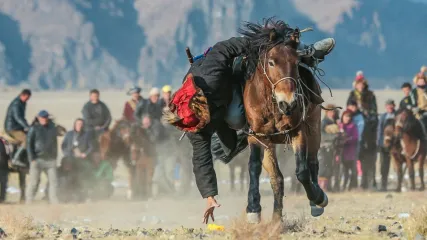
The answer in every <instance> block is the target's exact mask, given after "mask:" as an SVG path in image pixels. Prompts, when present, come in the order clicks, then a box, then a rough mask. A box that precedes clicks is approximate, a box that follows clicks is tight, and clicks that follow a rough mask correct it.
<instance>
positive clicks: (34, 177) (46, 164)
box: [25, 110, 58, 204]
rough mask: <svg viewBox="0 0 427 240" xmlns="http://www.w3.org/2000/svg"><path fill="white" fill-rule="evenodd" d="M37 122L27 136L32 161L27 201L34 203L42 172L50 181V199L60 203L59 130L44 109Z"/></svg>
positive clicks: (28, 151) (54, 202)
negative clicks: (58, 176)
mask: <svg viewBox="0 0 427 240" xmlns="http://www.w3.org/2000/svg"><path fill="white" fill-rule="evenodd" d="M37 120H38V121H37V122H35V123H34V125H33V126H32V127H31V128H30V130H29V132H28V136H27V155H28V160H29V161H30V173H29V186H28V188H27V189H26V193H25V195H26V201H27V203H32V201H33V199H34V194H33V193H34V191H35V190H36V189H37V186H38V183H39V181H40V175H41V173H42V172H45V173H46V174H47V178H48V181H49V201H50V203H52V204H56V203H58V199H57V192H56V190H57V185H58V179H57V169H56V165H57V163H56V158H57V156H58V148H57V147H58V143H57V130H56V127H55V124H54V123H53V122H52V121H51V120H50V119H49V113H48V112H47V111H45V110H42V111H40V112H39V113H38V115H37Z"/></svg>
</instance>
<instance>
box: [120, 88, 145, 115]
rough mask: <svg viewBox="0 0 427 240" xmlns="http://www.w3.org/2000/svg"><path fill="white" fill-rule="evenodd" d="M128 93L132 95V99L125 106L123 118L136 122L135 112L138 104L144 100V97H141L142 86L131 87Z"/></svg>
mask: <svg viewBox="0 0 427 240" xmlns="http://www.w3.org/2000/svg"><path fill="white" fill-rule="evenodd" d="M127 95H130V96H131V99H129V101H127V102H126V103H125V107H124V110H123V118H124V119H126V120H127V121H129V122H135V117H134V113H135V110H136V106H137V105H138V103H139V102H140V101H142V100H143V98H142V97H141V88H140V87H136V86H135V87H133V88H131V89H129V91H128V92H127Z"/></svg>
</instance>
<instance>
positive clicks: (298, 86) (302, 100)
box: [245, 53, 311, 148]
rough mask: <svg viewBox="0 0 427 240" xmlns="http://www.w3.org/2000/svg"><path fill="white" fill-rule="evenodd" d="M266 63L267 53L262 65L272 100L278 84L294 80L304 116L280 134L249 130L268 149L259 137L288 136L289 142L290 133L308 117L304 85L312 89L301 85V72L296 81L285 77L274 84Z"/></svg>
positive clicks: (248, 133) (247, 133) (250, 134)
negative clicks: (269, 86)
mask: <svg viewBox="0 0 427 240" xmlns="http://www.w3.org/2000/svg"><path fill="white" fill-rule="evenodd" d="M266 61H267V53H265V55H264V61H263V64H262V65H261V67H262V70H263V75H264V76H265V77H266V78H267V80H268V82H269V83H270V85H271V94H272V98H273V99H275V95H274V89H275V88H276V86H277V84H279V83H281V82H283V81H285V80H292V81H294V82H295V86H296V91H295V93H294V94H295V95H296V97H297V99H296V101H297V104H298V103H300V104H301V105H302V116H301V117H300V119H299V121H298V123H297V124H296V125H295V126H293V127H292V128H290V129H286V130H283V131H280V132H275V133H269V134H266V133H256V132H254V131H253V130H252V129H250V128H249V131H248V132H245V134H246V135H248V136H251V137H253V138H254V139H255V140H256V141H257V142H258V143H260V144H261V145H263V147H265V148H268V146H267V145H265V144H264V143H262V141H261V140H259V139H258V138H257V137H273V136H280V135H286V136H288V139H287V140H286V141H288V140H289V133H290V132H292V131H294V130H295V129H297V128H298V127H299V126H300V125H301V124H302V123H303V122H305V119H306V116H307V107H306V103H305V100H306V99H307V97H306V96H305V95H304V92H303V85H304V87H306V88H307V89H309V90H310V88H308V87H307V86H306V85H305V84H304V83H303V84H301V83H302V82H303V81H302V79H301V77H300V75H299V72H298V78H297V79H295V78H293V77H283V78H281V79H279V80H278V81H277V82H276V83H273V81H272V80H271V78H270V76H268V74H267V71H266ZM299 64H300V62H299V63H298V65H299ZM310 91H311V90H310ZM307 100H308V99H307ZM298 101H299V102H298ZM272 104H273V105H274V102H272ZM273 109H274V106H273ZM279 109H280V108H279ZM289 142H290V141H289Z"/></svg>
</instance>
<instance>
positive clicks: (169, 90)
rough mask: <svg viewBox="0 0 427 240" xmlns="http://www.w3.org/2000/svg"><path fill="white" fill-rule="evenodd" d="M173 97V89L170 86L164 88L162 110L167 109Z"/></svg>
mask: <svg viewBox="0 0 427 240" xmlns="http://www.w3.org/2000/svg"><path fill="white" fill-rule="evenodd" d="M171 97H172V87H171V86H170V85H165V86H163V87H162V99H160V101H161V105H162V108H164V107H167V106H168V105H169V102H170V100H171Z"/></svg>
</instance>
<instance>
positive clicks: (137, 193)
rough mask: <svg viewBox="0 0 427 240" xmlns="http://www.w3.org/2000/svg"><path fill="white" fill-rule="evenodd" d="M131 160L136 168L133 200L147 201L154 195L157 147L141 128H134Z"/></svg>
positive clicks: (132, 189) (133, 180)
mask: <svg viewBox="0 0 427 240" xmlns="http://www.w3.org/2000/svg"><path fill="white" fill-rule="evenodd" d="M130 149H131V160H132V162H133V164H134V166H135V169H134V171H133V174H132V182H133V184H132V186H133V187H132V188H131V191H132V194H131V196H132V198H136V199H146V198H149V197H150V196H151V194H152V185H153V184H152V182H153V175H154V168H155V166H156V164H155V156H156V146H155V145H154V143H152V142H151V141H150V139H149V136H148V135H147V133H146V131H145V130H144V129H143V128H142V127H139V126H134V127H133V128H132V140H131V147H130Z"/></svg>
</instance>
